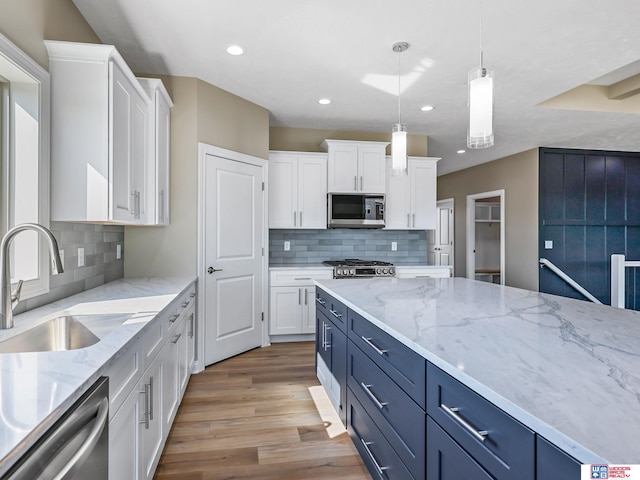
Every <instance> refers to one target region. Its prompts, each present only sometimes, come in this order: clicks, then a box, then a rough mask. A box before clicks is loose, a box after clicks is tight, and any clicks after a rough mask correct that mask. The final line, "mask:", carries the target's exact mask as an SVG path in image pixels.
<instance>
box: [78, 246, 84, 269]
mask: <svg viewBox="0 0 640 480" xmlns="http://www.w3.org/2000/svg"><path fill="white" fill-rule="evenodd" d="M78 266H79V267H84V248H82V247H80V248H78Z"/></svg>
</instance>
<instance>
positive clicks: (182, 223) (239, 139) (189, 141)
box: [124, 77, 269, 277]
mask: <svg viewBox="0 0 640 480" xmlns="http://www.w3.org/2000/svg"><path fill="white" fill-rule="evenodd" d="M162 80H163V82H164V84H165V86H166V87H167V90H168V91H169V94H170V95H171V98H172V99H173V102H174V106H173V109H172V110H171V187H170V193H171V205H170V208H171V210H170V216H171V224H170V225H169V226H167V227H125V242H124V243H125V257H124V258H125V262H124V265H125V270H124V273H125V277H140V276H189V277H194V276H196V274H197V255H198V250H197V246H198V236H197V235H198V142H203V143H208V144H211V145H215V146H218V147H222V148H226V149H228V150H233V151H236V152H240V153H244V154H247V155H253V156H256V157H260V158H267V157H268V154H269V152H268V150H269V143H268V142H269V112H268V111H267V110H265V109H264V108H262V107H259V106H257V105H255V104H253V103H251V102H249V101H247V100H244V99H242V98H240V97H237V96H235V95H232V94H230V93H229V92H226V91H224V90H221V89H220V88H217V87H215V86H213V85H211V84H208V83H206V82H203V81H202V80H198V79H195V78H186V77H162Z"/></svg>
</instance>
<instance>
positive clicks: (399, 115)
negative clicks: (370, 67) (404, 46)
mask: <svg viewBox="0 0 640 480" xmlns="http://www.w3.org/2000/svg"><path fill="white" fill-rule="evenodd" d="M400 55H402V51H400V52H398V123H402V113H401V110H400V94H401V92H402V90H401V88H400Z"/></svg>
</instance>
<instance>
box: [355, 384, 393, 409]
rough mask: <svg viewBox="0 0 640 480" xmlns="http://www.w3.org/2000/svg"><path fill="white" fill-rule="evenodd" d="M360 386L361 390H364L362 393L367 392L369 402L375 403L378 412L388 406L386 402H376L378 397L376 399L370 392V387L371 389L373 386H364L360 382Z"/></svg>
mask: <svg viewBox="0 0 640 480" xmlns="http://www.w3.org/2000/svg"><path fill="white" fill-rule="evenodd" d="M360 385H361V386H362V388H364V391H365V392H367V395H369V398H371V400H373V401H374V402H375V404H376V405H377V406H378V408H379V409H380V410H382V409H383V408H384V407H386V406H387V405H388V404H387V402H381V401H380V400H378V397H376V396H375V394H374V393H373V392H372V391H371V387H373V385H366V384H365V383H364V382H360Z"/></svg>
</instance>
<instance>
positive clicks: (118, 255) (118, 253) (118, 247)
mask: <svg viewBox="0 0 640 480" xmlns="http://www.w3.org/2000/svg"><path fill="white" fill-rule="evenodd" d="M121 258H122V245H120V244H119V243H118V244H117V245H116V260H120V259H121Z"/></svg>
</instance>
